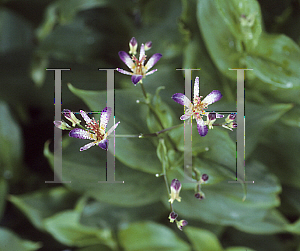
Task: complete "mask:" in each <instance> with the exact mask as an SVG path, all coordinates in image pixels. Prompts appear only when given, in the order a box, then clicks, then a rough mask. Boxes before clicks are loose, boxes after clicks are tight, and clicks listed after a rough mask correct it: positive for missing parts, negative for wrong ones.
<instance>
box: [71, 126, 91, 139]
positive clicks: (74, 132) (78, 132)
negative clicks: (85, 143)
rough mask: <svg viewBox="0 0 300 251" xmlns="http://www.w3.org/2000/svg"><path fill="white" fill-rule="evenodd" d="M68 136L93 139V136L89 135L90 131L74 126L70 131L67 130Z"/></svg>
mask: <svg viewBox="0 0 300 251" xmlns="http://www.w3.org/2000/svg"><path fill="white" fill-rule="evenodd" d="M69 136H70V137H73V138H78V139H90V140H93V138H92V137H91V136H90V133H89V132H88V131H85V130H83V129H80V128H75V129H73V130H72V131H70V132H69Z"/></svg>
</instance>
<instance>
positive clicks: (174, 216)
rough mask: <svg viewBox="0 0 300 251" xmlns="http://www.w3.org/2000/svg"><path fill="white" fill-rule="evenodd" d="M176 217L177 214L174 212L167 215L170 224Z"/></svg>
mask: <svg viewBox="0 0 300 251" xmlns="http://www.w3.org/2000/svg"><path fill="white" fill-rule="evenodd" d="M177 217H178V214H177V213H175V212H174V211H173V212H171V213H170V214H169V220H170V222H171V223H173V222H174V221H175V220H176V218H177Z"/></svg>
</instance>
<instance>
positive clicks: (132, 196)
mask: <svg viewBox="0 0 300 251" xmlns="http://www.w3.org/2000/svg"><path fill="white" fill-rule="evenodd" d="M68 139H69V138H68ZM85 143H86V142H85V141H84V140H81V139H73V138H72V139H71V138H70V139H69V145H66V146H65V148H63V157H62V172H63V180H65V181H71V183H66V185H67V186H68V187H70V188H71V189H72V190H74V191H77V192H79V193H86V194H87V195H89V196H91V197H93V198H95V199H97V200H98V201H102V202H106V203H111V204H114V205H119V206H125V207H133V206H141V205H146V204H149V203H153V202H156V201H159V200H160V197H161V192H162V191H165V188H164V183H163V178H162V177H160V178H157V177H155V175H153V174H148V173H144V172H141V171H137V170H134V169H131V168H129V167H127V166H125V165H124V164H122V163H121V162H120V161H118V160H117V159H116V162H115V181H124V183H98V181H106V151H104V150H103V149H101V148H100V147H98V146H94V147H92V148H90V149H88V150H86V151H82V152H80V151H79V148H80V147H81V146H82V145H84V144H85ZM117 151H118V148H117V144H116V152H117ZM154 153H155V151H154ZM45 156H46V157H47V158H48V160H49V162H50V164H51V165H52V166H53V154H52V153H50V152H49V150H48V147H47V145H46V146H45ZM159 167H160V169H161V164H159Z"/></svg>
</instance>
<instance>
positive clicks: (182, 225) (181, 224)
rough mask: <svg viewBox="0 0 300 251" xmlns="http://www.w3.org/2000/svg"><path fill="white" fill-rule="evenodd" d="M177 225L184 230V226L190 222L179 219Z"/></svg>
mask: <svg viewBox="0 0 300 251" xmlns="http://www.w3.org/2000/svg"><path fill="white" fill-rule="evenodd" d="M176 223H177V227H178V228H179V230H181V231H182V228H183V227H184V226H186V225H187V224H188V222H187V221H186V220H181V221H177V222H176Z"/></svg>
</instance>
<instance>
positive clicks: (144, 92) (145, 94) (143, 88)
mask: <svg viewBox="0 0 300 251" xmlns="http://www.w3.org/2000/svg"><path fill="white" fill-rule="evenodd" d="M140 85H141V87H142V91H143V94H144V97H145V99H147V93H146V90H145V87H144V85H143V83H140Z"/></svg>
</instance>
